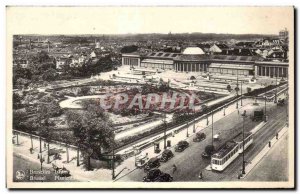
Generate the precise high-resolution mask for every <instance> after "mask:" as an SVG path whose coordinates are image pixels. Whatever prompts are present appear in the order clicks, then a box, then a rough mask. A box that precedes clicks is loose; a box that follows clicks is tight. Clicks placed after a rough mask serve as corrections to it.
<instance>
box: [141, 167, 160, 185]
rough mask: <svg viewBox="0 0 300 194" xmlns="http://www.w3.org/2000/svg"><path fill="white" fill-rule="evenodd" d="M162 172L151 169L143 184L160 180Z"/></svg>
mask: <svg viewBox="0 0 300 194" xmlns="http://www.w3.org/2000/svg"><path fill="white" fill-rule="evenodd" d="M161 174H162V172H161V171H160V170H159V169H158V168H154V169H151V170H149V171H148V172H147V175H146V176H145V177H144V178H143V182H155V181H157V180H158V179H159V178H160V175H161Z"/></svg>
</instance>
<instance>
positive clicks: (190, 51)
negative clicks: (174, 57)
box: [182, 47, 205, 55]
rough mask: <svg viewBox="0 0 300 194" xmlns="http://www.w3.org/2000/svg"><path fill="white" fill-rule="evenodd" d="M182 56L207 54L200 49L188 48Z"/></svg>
mask: <svg viewBox="0 0 300 194" xmlns="http://www.w3.org/2000/svg"><path fill="white" fill-rule="evenodd" d="M182 54H184V55H204V54H205V53H204V52H203V50H202V49H201V48H199V47H188V48H186V49H184V51H183V53H182Z"/></svg>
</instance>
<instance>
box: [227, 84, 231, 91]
mask: <svg viewBox="0 0 300 194" xmlns="http://www.w3.org/2000/svg"><path fill="white" fill-rule="evenodd" d="M227 90H228V92H231V85H229V84H228V85H227Z"/></svg>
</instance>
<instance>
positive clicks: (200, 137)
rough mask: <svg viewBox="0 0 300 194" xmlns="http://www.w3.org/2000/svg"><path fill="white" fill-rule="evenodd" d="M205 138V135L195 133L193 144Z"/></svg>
mask: <svg viewBox="0 0 300 194" xmlns="http://www.w3.org/2000/svg"><path fill="white" fill-rule="evenodd" d="M205 138H206V135H205V133H201V132H197V133H196V137H194V138H193V142H200V141H202V140H204V139H205Z"/></svg>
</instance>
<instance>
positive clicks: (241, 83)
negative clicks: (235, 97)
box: [241, 81, 243, 106]
mask: <svg viewBox="0 0 300 194" xmlns="http://www.w3.org/2000/svg"><path fill="white" fill-rule="evenodd" d="M241 106H243V81H241Z"/></svg>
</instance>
